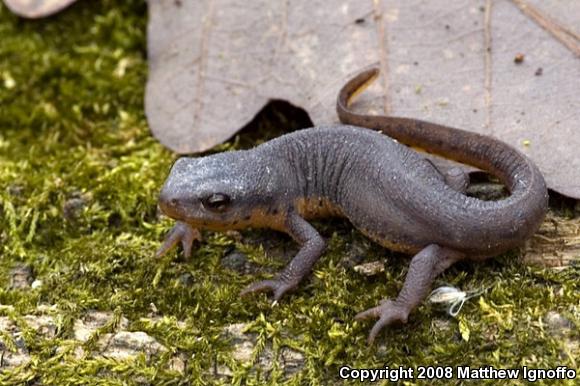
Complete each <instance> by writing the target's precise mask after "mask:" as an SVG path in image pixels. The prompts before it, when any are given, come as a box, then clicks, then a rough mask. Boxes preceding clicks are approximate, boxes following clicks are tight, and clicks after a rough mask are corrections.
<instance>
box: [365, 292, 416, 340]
mask: <svg viewBox="0 0 580 386" xmlns="http://www.w3.org/2000/svg"><path fill="white" fill-rule="evenodd" d="M408 316H409V311H408V310H407V308H406V307H404V306H402V305H400V304H397V303H396V302H395V301H392V300H384V301H382V302H381V304H380V305H378V306H377V307H374V308H370V309H368V310H366V311H363V312H360V313H358V314H357V315H356V316H355V317H354V318H355V320H365V319H370V318H374V319H376V318H378V319H379V320H378V321H377V322H376V323H375V325H374V326H373V328H372V329H371V332H370V333H369V337H368V339H367V342H368V344H369V345H371V344H373V342H374V341H375V338H376V337H377V335H378V334H379V332H380V331H381V330H382V329H383V327H386V326H390V325H392V324H405V323H407V317H408Z"/></svg>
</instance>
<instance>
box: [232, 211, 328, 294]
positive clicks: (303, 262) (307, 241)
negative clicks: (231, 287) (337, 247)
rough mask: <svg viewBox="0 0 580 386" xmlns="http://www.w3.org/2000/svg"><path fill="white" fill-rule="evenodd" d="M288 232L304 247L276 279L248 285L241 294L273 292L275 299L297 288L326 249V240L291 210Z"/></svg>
mask: <svg viewBox="0 0 580 386" xmlns="http://www.w3.org/2000/svg"><path fill="white" fill-rule="evenodd" d="M286 222H287V224H286V225H287V230H286V231H287V232H288V234H289V235H290V236H292V238H293V239H294V240H296V242H297V243H299V244H300V245H301V246H302V248H300V251H299V252H298V254H297V255H296V256H295V257H294V258H293V259H292V261H291V262H290V263H289V264H288V265H287V266H286V268H284V270H283V271H282V272H280V273H279V274H278V275H276V277H275V278H274V279H271V280H263V281H259V282H257V283H254V284H251V285H250V286H248V287H246V288H245V289H244V290H243V291H242V292H241V293H240V296H244V295H247V294H249V293H253V292H273V293H274V300H280V298H281V297H282V296H283V295H284V294H285V293H286V292H288V291H292V290H294V289H296V287H297V286H298V283H300V282H301V281H302V279H304V277H306V275H308V274H309V273H310V270H311V269H312V266H313V265H314V263H316V261H317V260H318V259H319V258H320V255H321V254H322V252H323V251H324V247H325V242H324V240H323V239H322V237H321V236H320V234H319V233H318V231H316V229H314V228H313V227H312V225H310V224H309V223H308V222H307V221H306V220H304V219H303V218H302V217H300V216H299V215H298V214H297V213H296V212H294V211H291V212H290V213H289V215H288V219H287V221H286Z"/></svg>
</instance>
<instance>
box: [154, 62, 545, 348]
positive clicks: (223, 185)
mask: <svg viewBox="0 0 580 386" xmlns="http://www.w3.org/2000/svg"><path fill="white" fill-rule="evenodd" d="M377 76H378V69H376V68H372V69H370V70H365V71H363V72H361V73H359V74H358V75H356V76H355V77H354V78H352V79H351V80H349V81H348V82H347V83H346V85H344V86H343V88H342V89H341V90H340V92H339V95H338V101H337V111H338V116H339V118H340V121H341V122H342V124H338V125H327V126H320V127H315V128H308V129H303V130H299V131H295V132H292V133H289V134H286V135H283V136H281V137H278V138H275V139H273V140H271V141H268V142H266V143H263V144H261V145H259V146H257V147H255V148H253V149H250V150H240V151H230V152H224V153H219V154H214V155H210V156H205V157H198V158H191V157H184V158H180V159H178V160H177V161H176V162H175V163H174V165H173V166H172V168H171V171H170V174H169V176H168V178H167V180H166V181H165V184H164V186H163V188H162V190H161V193H160V197H159V206H160V208H161V210H162V211H163V213H165V214H166V215H167V216H169V217H171V218H173V219H175V220H177V224H176V225H175V226H174V228H173V229H172V230H171V231H170V233H169V234H168V236H167V238H166V240H165V242H164V243H163V244H162V246H161V247H160V249H159V250H158V253H157V254H158V255H162V254H164V253H166V252H167V251H168V250H169V249H171V248H172V247H173V246H175V245H176V244H178V243H181V244H182V246H183V249H184V253H185V255H186V256H189V255H190V254H191V248H192V246H191V245H192V243H193V241H194V240H195V239H198V238H199V236H200V234H199V229H208V230H215V231H223V230H229V229H242V228H246V227H268V228H272V229H275V230H277V231H281V232H286V233H287V234H288V235H290V236H291V237H292V238H293V239H294V240H295V241H296V242H297V243H299V244H300V246H301V248H300V250H299V252H298V253H297V255H296V256H295V257H294V258H293V259H292V261H291V262H290V263H289V264H288V265H287V266H286V267H285V268H284V269H283V270H282V271H281V272H280V273H279V274H277V275H276V276H275V277H274V278H272V279H269V280H263V281H259V282H256V283H254V284H251V285H250V286H248V287H246V288H245V289H244V290H243V291H242V292H241V295H248V294H251V293H256V292H269V293H272V294H273V298H274V299H275V300H276V301H277V300H279V299H280V298H281V297H282V296H284V295H285V294H287V293H288V292H290V291H292V290H295V289H296V288H297V286H298V284H299V283H300V282H301V281H302V280H303V279H304V278H305V277H306V276H307V275H308V274H309V272H310V271H311V270H312V267H313V265H314V264H315V263H316V261H317V260H318V259H319V258H320V256H321V255H322V254H323V251H324V248H325V241H324V240H323V238H322V237H321V236H320V234H319V233H318V232H317V231H316V229H315V228H314V227H312V225H310V223H309V222H308V220H310V219H313V218H319V217H327V216H343V217H346V218H347V219H348V220H349V221H350V222H351V223H352V224H353V225H354V227H356V228H357V229H358V230H360V231H361V232H362V233H363V234H365V235H366V236H367V237H369V238H370V239H372V240H373V241H375V242H376V243H378V244H380V245H382V246H384V247H386V248H389V249H392V250H395V251H401V252H404V253H408V254H412V255H414V256H413V257H412V259H411V262H410V266H409V270H408V273H407V276H406V278H405V281H404V284H403V287H402V289H401V290H400V292H399V294H398V296H397V297H396V298H395V299H392V300H390V299H385V300H383V301H382V302H381V303H380V304H379V305H377V306H376V307H374V308H371V309H368V310H366V311H363V312H360V313H358V314H357V315H356V317H355V319H356V320H363V319H378V321H376V323H375V324H374V326H373V327H372V329H371V331H370V333H369V336H368V342H369V343H372V342H373V341H374V340H375V338H376V337H377V334H378V333H379V332H380V331H381V330H382V329H383V328H384V327H385V326H388V325H392V324H404V323H406V322H407V320H408V316H409V314H410V313H411V311H412V310H413V309H414V308H416V307H417V306H418V305H419V304H420V303H421V301H423V299H424V298H425V297H426V296H427V294H428V293H429V290H430V286H431V285H432V283H433V281H434V279H435V278H436V277H437V276H438V275H439V274H441V273H442V272H443V271H444V270H445V269H447V268H448V267H450V266H451V265H452V264H453V263H455V262H457V261H460V260H465V259H469V260H475V261H478V260H483V259H487V258H489V257H493V256H496V255H498V254H501V253H502V252H505V251H507V250H510V249H512V248H515V247H517V246H520V245H522V243H523V242H524V241H525V240H526V239H528V238H529V237H531V236H532V235H533V234H534V232H536V230H537V229H538V227H539V225H540V223H541V222H542V220H543V218H544V216H545V213H546V211H547V207H548V193H547V188H546V184H545V181H544V178H543V177H542V174H541V173H540V171H539V170H538V168H537V167H536V166H535V165H534V163H533V162H532V161H531V160H530V159H529V158H527V157H526V156H525V155H524V154H522V153H520V152H519V151H517V150H516V149H514V148H512V147H511V146H509V145H507V144H506V143H504V142H502V141H500V140H497V139H495V138H492V137H489V136H484V135H480V134H476V133H472V132H468V131H465V130H460V129H455V128H451V127H447V126H443V125H439V124H435V123H430V122H425V121H421V120H417V119H410V118H400V117H392V116H378V115H364V114H359V113H356V112H353V111H351V110H350V109H349V107H348V104H349V102H350V100H351V99H353V97H354V96H355V95H357V94H358V93H359V92H360V91H362V90H363V89H364V88H365V87H366V86H367V85H368V84H369V83H370V82H371V81H372V80H373V79H374V78H376V77H377ZM411 147H415V148H420V149H423V150H425V151H427V152H431V153H435V154H438V155H441V156H443V157H445V158H448V159H452V160H455V161H458V162H461V163H465V164H469V165H472V166H475V167H477V168H479V169H482V170H485V171H487V172H489V173H491V174H492V175H494V176H496V177H497V178H499V179H500V180H501V182H502V183H503V184H505V186H506V187H507V188H508V190H509V192H510V195H509V196H508V197H507V198H505V199H502V200H498V201H483V200H480V199H477V198H474V197H470V196H467V195H466V194H465V189H466V187H467V184H468V181H469V179H468V176H467V175H466V174H465V173H464V172H462V171H461V170H460V169H458V168H456V169H451V170H450V171H449V172H447V173H442V172H440V171H439V170H438V169H437V168H436V167H435V166H434V165H433V163H431V162H430V161H428V160H427V159H426V158H425V157H424V156H423V155H421V154H420V153H419V152H416V151H415V150H413V149H412V148H411Z"/></svg>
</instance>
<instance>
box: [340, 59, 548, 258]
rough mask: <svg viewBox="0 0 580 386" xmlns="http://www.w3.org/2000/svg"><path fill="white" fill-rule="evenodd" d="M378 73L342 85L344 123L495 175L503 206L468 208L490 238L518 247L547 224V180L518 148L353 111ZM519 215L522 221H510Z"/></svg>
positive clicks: (361, 75) (482, 204)
mask: <svg viewBox="0 0 580 386" xmlns="http://www.w3.org/2000/svg"><path fill="white" fill-rule="evenodd" d="M378 74H379V70H378V69H377V68H372V69H370V70H365V71H363V72H361V73H359V74H358V75H356V76H355V77H354V78H352V79H351V80H349V81H348V82H347V83H346V84H345V85H344V86H343V88H342V89H341V90H340V93H339V95H338V100H337V106H336V108H337V112H338V116H339V118H340V121H341V122H342V123H345V124H350V125H355V126H360V127H366V128H370V129H374V130H379V131H381V132H382V133H384V134H386V135H388V136H390V137H392V138H394V139H396V140H398V141H399V142H402V143H404V144H406V145H409V146H413V147H418V148H421V149H424V150H425V151H428V152H430V153H434V154H437V155H440V156H443V157H445V158H448V159H451V160H455V161H458V162H461V163H465V164H468V165H472V166H475V167H477V168H480V169H482V170H485V171H487V172H490V173H491V174H493V175H495V176H496V177H498V178H499V179H500V180H501V181H502V183H504V184H505V185H506V187H507V188H508V189H509V191H510V193H511V195H510V197H508V198H507V199H505V200H503V203H502V205H498V204H499V202H497V203H485V202H483V201H480V200H477V199H473V200H469V202H470V207H469V208H467V209H468V210H470V211H472V212H473V213H474V214H475V215H482V216H483V217H482V218H480V219H478V220H479V221H478V222H479V223H481V230H482V232H483V233H488V235H489V237H490V239H491V238H493V237H500V238H504V241H507V240H505V239H506V238H507V239H513V240H512V241H513V243H511V242H508V243H507V244H514V245H516V244H518V242H519V243H521V242H522V241H523V240H524V239H525V238H527V237H529V236H531V234H533V233H534V232H535V231H536V230H537V228H538V227H539V225H540V223H541V222H542V220H543V218H544V216H545V213H546V211H547V206H548V193H547V188H546V184H545V181H544V178H543V177H542V174H541V173H540V171H539V170H538V168H537V167H536V165H535V164H534V163H533V162H532V161H531V160H530V159H529V158H527V157H526V156H525V155H524V154H522V153H520V152H519V151H517V150H516V149H514V148H513V147H511V146H509V145H507V144H506V143H504V142H502V141H500V140H497V139H495V138H492V137H489V136H484V135H481V134H477V133H473V132H469V131H465V130H460V129H455V128H451V127H447V126H443V125H438V124H435V123H430V122H426V121H421V120H418V119H411V118H401V117H390V116H375V115H364V114H359V113H356V112H353V111H351V110H349V108H348V103H349V102H350V100H351V99H353V98H354V97H355V96H356V95H357V94H359V93H360V92H361V91H362V90H364V88H365V87H366V86H368V84H370V83H371V82H372V81H373V80H374V79H375V78H376V77H377V76H378ZM487 204H496V205H495V206H490V205H487ZM510 212H512V213H510ZM512 216H513V217H512ZM514 217H515V218H519V220H511V221H510V220H508V219H510V218H514ZM485 218H488V219H490V220H492V224H493V226H494V229H485V228H486V225H485V224H483V222H485ZM518 239H519V240H518ZM482 241H483V240H482ZM506 246H507V245H506ZM492 249H493V248H492Z"/></svg>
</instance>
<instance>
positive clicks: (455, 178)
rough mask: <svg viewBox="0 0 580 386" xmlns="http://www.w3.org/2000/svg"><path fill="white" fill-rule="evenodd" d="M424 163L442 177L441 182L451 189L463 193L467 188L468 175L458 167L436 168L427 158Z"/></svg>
mask: <svg viewBox="0 0 580 386" xmlns="http://www.w3.org/2000/svg"><path fill="white" fill-rule="evenodd" d="M425 161H427V162H428V163H430V164H431V166H433V169H435V170H436V171H437V172H438V173H439V174H440V175H441V176H442V177H443V180H444V181H445V183H446V184H447V185H449V187H451V189H453V190H456V191H458V192H459V193H465V192H466V191H467V187H468V186H469V174H468V173H467V172H465V171H464V170H463V169H461V168H459V167H452V168H449V169H448V168H444V167H442V165H439V166H437V165H436V164H435V162H433V161H432V160H430V159H429V158H425Z"/></svg>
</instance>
